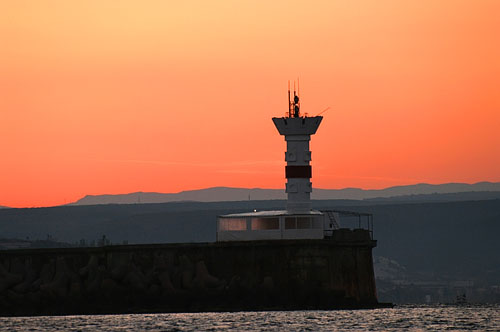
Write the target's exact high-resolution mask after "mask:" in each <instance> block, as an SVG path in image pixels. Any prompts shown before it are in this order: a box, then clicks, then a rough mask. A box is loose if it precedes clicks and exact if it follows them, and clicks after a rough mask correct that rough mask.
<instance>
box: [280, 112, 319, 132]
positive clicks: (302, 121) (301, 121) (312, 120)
mask: <svg viewBox="0 0 500 332" xmlns="http://www.w3.org/2000/svg"><path fill="white" fill-rule="evenodd" d="M321 120H323V117H322V116H314V117H298V118H289V117H283V118H273V122H274V125H275V126H276V128H277V129H278V131H279V133H280V135H285V136H289V135H314V134H315V133H316V130H318V127H319V125H320V124H321Z"/></svg>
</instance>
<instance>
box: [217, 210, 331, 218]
mask: <svg viewBox="0 0 500 332" xmlns="http://www.w3.org/2000/svg"><path fill="white" fill-rule="evenodd" d="M307 215H314V216H316V215H323V212H321V211H318V210H310V211H307V212H301V213H291V212H290V211H287V210H274V211H254V212H244V213H232V214H225V215H221V216H219V218H247V217H279V216H307Z"/></svg>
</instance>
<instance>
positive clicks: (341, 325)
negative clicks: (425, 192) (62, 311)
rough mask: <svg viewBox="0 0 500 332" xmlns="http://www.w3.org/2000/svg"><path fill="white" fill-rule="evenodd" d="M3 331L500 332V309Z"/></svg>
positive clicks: (150, 317)
mask: <svg viewBox="0 0 500 332" xmlns="http://www.w3.org/2000/svg"><path fill="white" fill-rule="evenodd" d="M0 331H500V305H481V306H473V305H469V306H396V307H394V308H392V309H373V310H332V311H262V312H232V313H229V312H225V313H185V314H182V313H179V314H133V315H76V316H41V317H11V318H7V317H3V318H0Z"/></svg>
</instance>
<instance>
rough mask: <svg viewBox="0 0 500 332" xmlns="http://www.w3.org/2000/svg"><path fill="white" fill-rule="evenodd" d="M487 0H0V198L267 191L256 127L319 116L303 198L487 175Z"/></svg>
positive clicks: (490, 146) (274, 146)
mask: <svg viewBox="0 0 500 332" xmlns="http://www.w3.org/2000/svg"><path fill="white" fill-rule="evenodd" d="M499 13H500V1H495V0H492V1H459V0H450V1H444V0H440V1H431V0H417V1H399V0H394V1H379V0H377V1H375V0H374V1H333V0H330V1H290V0H286V1H256V0H252V1H144V0H141V1H125V0H122V1H114V0H113V1H111V0H95V1H92V0H85V1H67V0H61V1H49V0H44V1H22V0H15V1H14V0H12V1H10V0H6V1H1V2H0V151H1V158H0V205H6V206H12V207H32V206H53V205H58V204H64V203H69V202H71V201H75V200H77V199H79V198H81V197H83V196H85V195H87V194H119V193H129V192H136V191H154V192H178V191H181V190H191V189H200V188H206V187H213V186H231V187H261V188H284V183H285V178H284V165H285V161H284V150H285V142H284V139H283V137H281V136H280V135H279V134H278V132H277V130H276V129H275V128H274V125H273V123H272V121H271V117H273V116H283V115H284V114H285V112H286V110H287V82H288V80H293V79H295V78H297V77H299V78H300V89H301V98H302V110H303V112H308V113H309V115H311V116H313V115H316V114H318V113H319V112H321V111H322V110H324V109H325V108H327V107H330V109H329V110H328V111H327V112H325V113H324V114H323V115H324V119H323V123H322V125H321V127H320V128H319V130H318V132H317V134H316V135H315V136H313V138H312V142H311V150H312V151H313V152H312V158H313V162H312V164H313V179H312V182H313V186H314V187H316V188H331V189H333V188H345V187H360V188H365V189H373V188H384V187H389V186H394V185H403V184H414V183H420V182H426V183H436V184H437V183H446V182H467V183H474V182H478V181H494V182H496V181H500V20H499Z"/></svg>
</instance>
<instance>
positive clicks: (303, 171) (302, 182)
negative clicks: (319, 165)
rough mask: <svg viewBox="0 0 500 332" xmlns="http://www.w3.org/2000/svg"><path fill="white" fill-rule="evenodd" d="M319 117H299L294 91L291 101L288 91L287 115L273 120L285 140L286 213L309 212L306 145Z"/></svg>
mask: <svg viewBox="0 0 500 332" xmlns="http://www.w3.org/2000/svg"><path fill="white" fill-rule="evenodd" d="M322 119H323V117H322V116H314V117H307V116H303V115H302V114H301V113H300V99H299V96H298V95H297V93H296V91H295V89H294V91H293V99H291V95H290V88H288V112H287V114H286V116H285V117H282V118H273V122H274V125H275V126H276V128H277V129H278V131H279V133H280V135H283V136H285V141H286V152H285V161H286V166H285V177H286V179H287V183H286V193H287V195H288V200H287V206H286V209H287V211H289V212H291V213H307V212H309V211H311V192H312V184H311V177H312V169H311V165H310V162H311V151H310V150H309V141H310V140H311V135H314V134H315V133H316V130H318V127H319V125H320V124H321V120H322Z"/></svg>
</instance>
